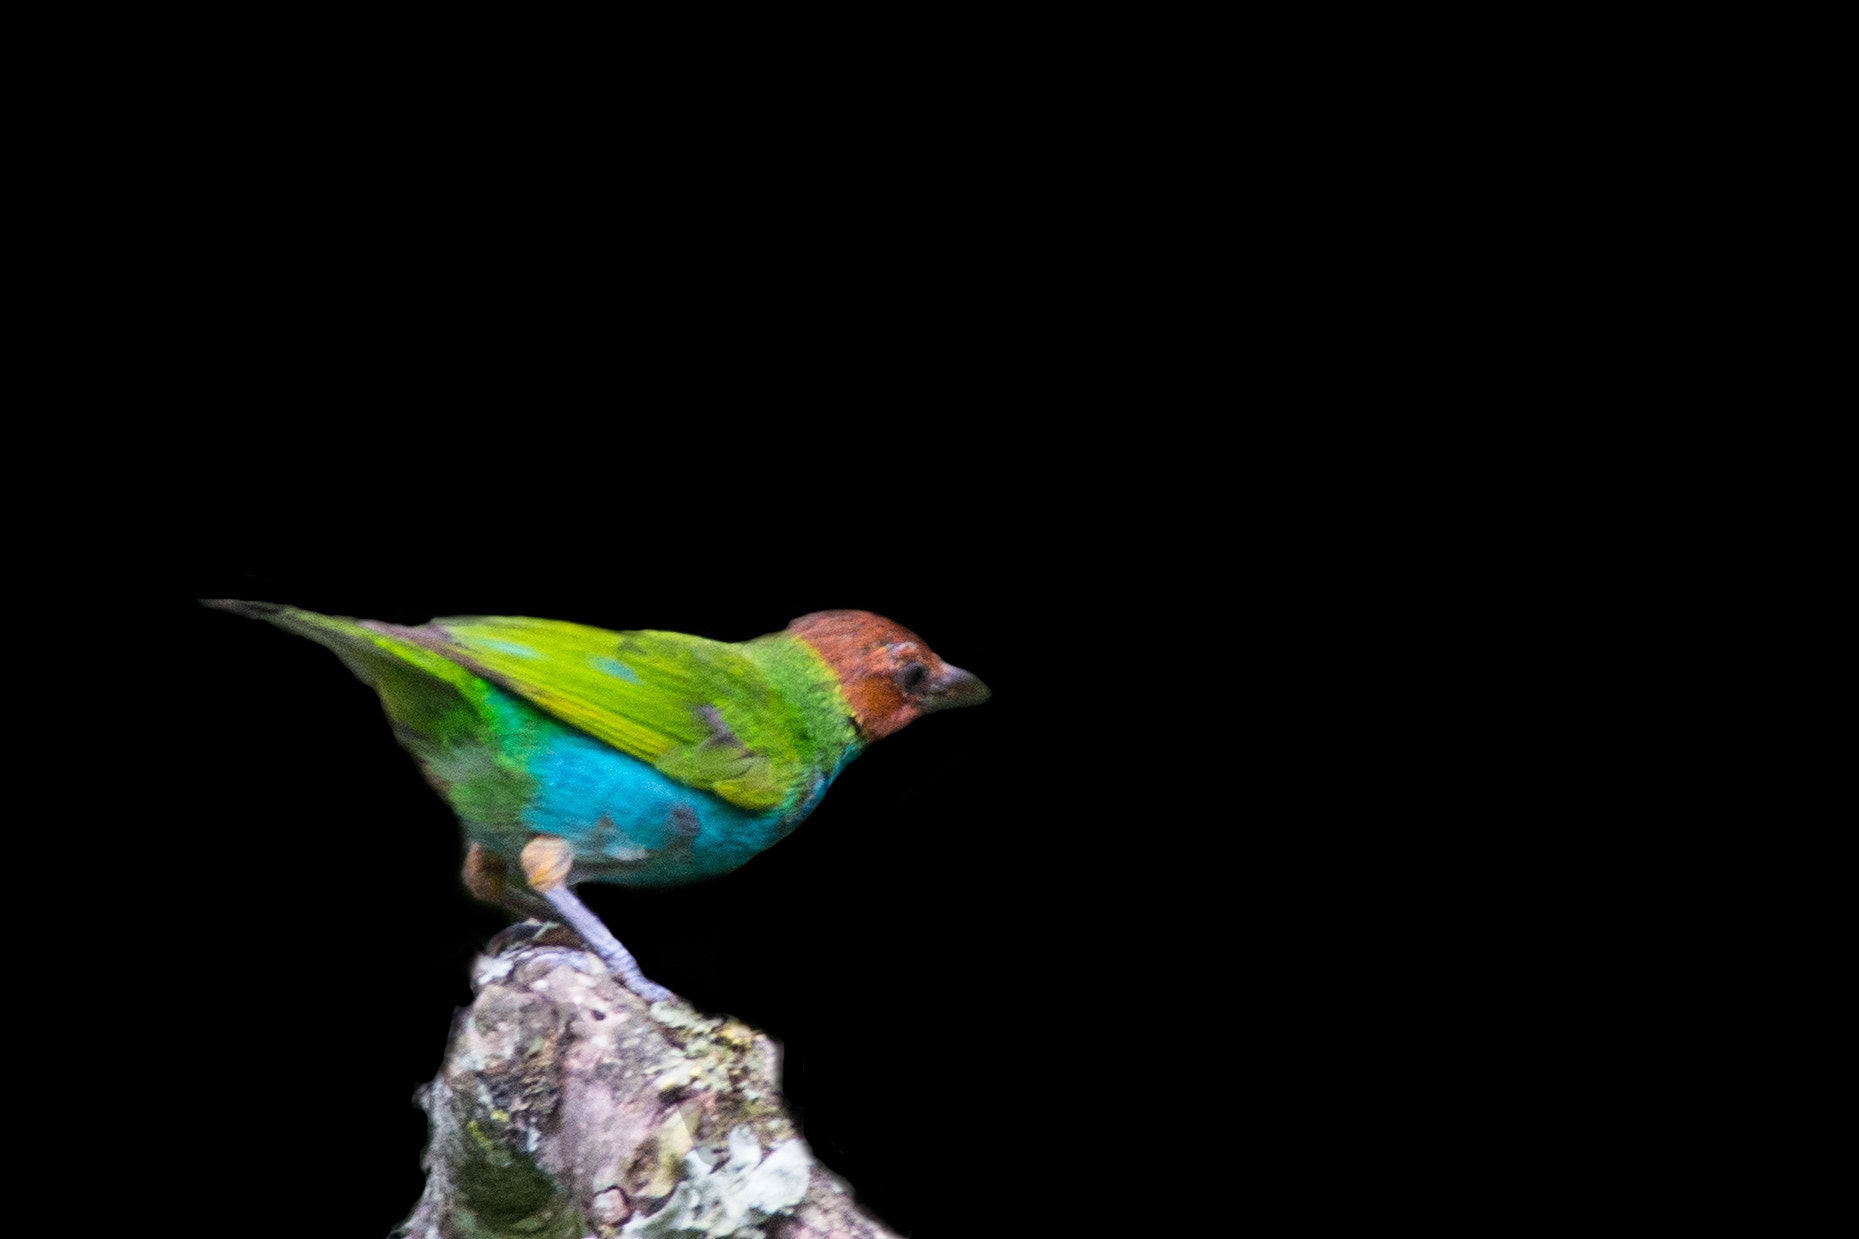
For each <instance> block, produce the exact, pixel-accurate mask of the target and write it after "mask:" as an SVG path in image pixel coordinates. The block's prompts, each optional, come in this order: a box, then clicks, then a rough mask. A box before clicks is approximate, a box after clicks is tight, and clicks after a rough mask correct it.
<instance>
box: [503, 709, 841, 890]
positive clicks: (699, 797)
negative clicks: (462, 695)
mask: <svg viewBox="0 0 1859 1239" xmlns="http://www.w3.org/2000/svg"><path fill="white" fill-rule="evenodd" d="M529 770H530V773H531V775H533V776H534V777H535V779H536V784H537V787H536V791H535V793H534V794H533V795H532V796H531V798H530V801H529V804H528V805H527V807H525V808H524V810H523V815H522V816H523V825H524V826H525V827H527V828H528V829H529V830H532V831H535V832H537V833H540V834H548V835H558V836H560V837H561V838H563V839H566V840H568V842H569V843H571V844H573V845H574V850H575V864H574V872H573V874H572V875H570V879H569V880H570V881H577V880H593V881H600V882H617V883H620V884H622V885H626V886H668V885H672V884H674V883H678V882H690V881H695V880H697V879H699V878H709V877H715V876H716V875H718V874H723V873H728V872H729V871H730V870H732V869H735V868H737V867H738V866H740V865H742V864H743V863H744V862H746V861H747V860H748V859H749V858H750V857H752V856H754V855H755V854H756V853H757V852H759V851H761V850H762V849H763V848H766V847H768V846H769V845H770V844H772V843H775V842H776V841H777V840H779V839H781V838H782V837H783V836H785V835H786V834H787V833H788V831H790V830H792V829H793V828H794V827H795V826H796V825H798V824H799V822H800V819H801V818H803V817H805V816H806V815H807V814H808V813H810V812H812V811H813V806H814V804H815V803H817V802H818V800H819V798H820V795H821V794H822V793H824V792H825V790H826V785H827V784H828V783H829V782H831V779H830V777H829V776H825V775H822V776H819V777H818V779H817V780H816V783H817V786H816V787H815V788H814V789H813V790H812V794H810V795H808V796H806V797H804V798H802V799H801V800H800V802H799V803H797V804H794V805H792V806H781V807H776V808H774V809H767V810H762V811H760V812H750V811H749V810H746V809H741V808H738V807H737V806H735V805H733V804H730V803H729V802H728V801H726V800H722V799H720V798H719V797H716V796H713V795H711V794H710V793H709V792H703V791H697V790H695V789H694V788H689V787H686V786H685V785H684V784H682V783H678V782H675V781H674V780H672V779H668V778H666V777H665V776H664V775H662V774H660V773H659V772H658V771H657V770H655V769H653V768H652V767H651V766H649V765H647V764H646V763H645V762H642V761H640V760H638V759H637V758H633V757H628V756H627V755H626V754H624V753H622V752H620V751H618V750H617V749H614V748H611V747H609V746H608V745H606V744H603V743H601V742H600V741H599V740H596V739H594V738H593V737H591V736H585V735H582V734H580V733H579V732H568V731H564V732H563V734H561V735H560V736H558V737H556V738H555V739H554V741H553V742H552V743H550V744H549V745H548V746H547V747H546V748H545V749H544V750H543V751H541V752H540V753H538V754H537V755H536V756H535V758H533V759H532V761H531V762H530V766H529Z"/></svg>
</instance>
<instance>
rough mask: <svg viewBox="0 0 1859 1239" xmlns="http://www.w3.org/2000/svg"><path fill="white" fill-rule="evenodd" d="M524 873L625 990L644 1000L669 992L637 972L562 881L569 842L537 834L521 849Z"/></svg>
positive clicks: (663, 996)
mask: <svg viewBox="0 0 1859 1239" xmlns="http://www.w3.org/2000/svg"><path fill="white" fill-rule="evenodd" d="M522 860H523V872H524V876H525V877H526V878H527V879H528V881H529V886H530V889H531V890H534V891H535V892H536V893H537V894H539V895H541V896H542V897H543V898H544V899H546V900H548V901H549V906H550V907H551V908H553V909H555V911H556V913H557V914H558V915H559V916H560V917H561V918H562V920H563V922H564V923H566V924H567V925H568V927H569V928H570V929H572V930H574V931H575V932H576V933H578V934H580V935H581V940H582V941H583V942H585V943H587V945H588V946H589V947H591V948H593V951H594V954H596V955H598V956H599V957H600V962H601V963H603V964H605V965H606V966H607V971H608V972H611V973H612V974H613V975H614V976H616V977H618V978H619V979H620V983H621V984H622V985H624V986H626V988H627V989H629V990H631V991H632V992H633V993H635V994H637V995H639V996H640V997H641V998H643V999H645V1000H646V1001H647V1002H663V1001H664V1000H665V999H667V998H670V997H671V996H672V995H671V991H670V990H668V989H666V988H665V987H664V986H662V985H660V984H658V983H657V982H656V981H648V980H646V977H645V974H644V973H643V972H641V971H639V964H638V961H636V960H635V959H633V954H632V952H631V951H629V950H627V949H626V948H625V947H623V946H621V945H620V940H619V939H618V938H616V937H614V936H613V931H612V930H610V929H608V928H607V927H606V926H605V925H603V924H601V920H600V918H599V917H598V916H595V915H594V913H593V911H592V910H590V909H589V908H588V906H587V905H586V904H584V903H582V902H581V900H580V899H579V898H578V897H576V895H575V893H574V892H573V891H571V890H569V889H568V887H567V885H566V884H565V881H566V878H567V876H568V867H569V864H570V859H569V852H568V845H567V844H566V843H564V842H563V841H562V840H560V839H556V838H553V837H551V836H549V835H537V836H536V837H535V838H534V839H531V840H530V841H529V844H528V846H526V847H525V848H524V849H523V857H522Z"/></svg>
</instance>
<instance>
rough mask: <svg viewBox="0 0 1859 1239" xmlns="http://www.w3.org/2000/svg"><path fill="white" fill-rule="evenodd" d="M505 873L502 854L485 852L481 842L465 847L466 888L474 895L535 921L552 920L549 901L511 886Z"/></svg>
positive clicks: (505, 868)
mask: <svg viewBox="0 0 1859 1239" xmlns="http://www.w3.org/2000/svg"><path fill="white" fill-rule="evenodd" d="M508 872H509V870H508V867H507V866H506V865H505V864H504V859H503V857H501V856H499V855H497V854H496V853H495V852H491V851H488V850H487V849H486V848H485V847H484V846H483V845H482V844H478V843H473V844H472V845H471V846H470V847H469V848H467V849H466V850H465V871H464V879H465V889H466V890H468V891H470V892H471V894H472V896H473V897H474V898H477V899H482V900H483V901H484V902H485V903H494V904H497V905H499V906H500V907H504V908H508V909H509V910H510V911H512V912H514V913H516V914H517V915H518V916H527V917H531V918H533V919H535V920H538V921H552V920H554V919H555V909H554V908H553V907H552V906H550V904H549V902H548V900H546V899H538V898H536V897H535V896H534V895H532V894H530V893H529V892H528V891H526V890H523V889H521V888H520V887H516V886H512V885H510V883H509V881H508V880H507V874H508Z"/></svg>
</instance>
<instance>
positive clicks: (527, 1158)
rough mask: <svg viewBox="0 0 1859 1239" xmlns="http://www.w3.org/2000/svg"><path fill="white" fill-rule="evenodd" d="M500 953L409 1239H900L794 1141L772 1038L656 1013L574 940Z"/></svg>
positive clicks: (466, 1045) (463, 1036)
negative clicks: (592, 1238) (859, 1206)
mask: <svg viewBox="0 0 1859 1239" xmlns="http://www.w3.org/2000/svg"><path fill="white" fill-rule="evenodd" d="M503 941H504V945H503V946H502V947H501V949H499V950H497V951H496V953H495V954H493V955H490V956H487V957H485V958H483V959H481V960H480V962H479V970H478V973H477V975H476V976H475V977H474V978H473V986H474V988H475V989H476V991H477V999H476V1000H475V1001H474V1002H473V1003H472V1005H471V1006H470V1007H468V1008H467V1009H466V1010H465V1011H463V1012H461V1013H460V1015H459V1018H458V1021H457V1023H456V1024H455V1025H454V1027H453V1030H452V1038H451V1043H450V1045H449V1047H448V1048H447V1051H446V1057H445V1064H444V1066H443V1067H442V1068H441V1069H440V1072H439V1075H438V1078H436V1079H435V1080H433V1082H432V1083H431V1084H430V1085H428V1086H427V1087H426V1089H425V1090H424V1092H423V1094H422V1099H421V1100H422V1104H423V1105H424V1106H425V1109H426V1111H427V1114H428V1115H429V1116H430V1119H431V1124H432V1126H431V1140H430V1142H429V1143H428V1145H427V1150H426V1172H427V1178H426V1190H425V1193H424V1194H423V1195H422V1196H421V1198H420V1201H419V1204H418V1206H417V1207H416V1208H415V1209H414V1211H413V1213H412V1215H411V1216H410V1217H409V1218H408V1219H407V1220H406V1221H405V1222H403V1223H401V1225H400V1226H399V1227H398V1228H397V1229H396V1230H395V1231H394V1232H393V1233H394V1236H395V1237H396V1239H504V1237H506V1236H508V1237H509V1239H518V1237H519V1236H520V1237H521V1239H584V1237H587V1236H598V1237H599V1239H726V1237H728V1236H737V1237H739V1239H895V1237H894V1235H893V1233H892V1232H891V1231H889V1230H887V1229H885V1228H884V1227H883V1226H882V1225H880V1224H879V1223H877V1222H876V1221H873V1220H872V1219H870V1218H868V1217H866V1216H864V1215H863V1214H862V1213H860V1212H859V1211H858V1209H857V1207H856V1205H855V1204H854V1203H853V1200H852V1196H851V1193H850V1192H849V1191H848V1190H847V1189H846V1187H845V1185H844V1184H843V1183H841V1182H840V1181H839V1180H837V1179H836V1178H835V1177H834V1176H833V1175H831V1174H830V1173H829V1172H827V1171H826V1170H825V1169H824V1168H822V1167H821V1166H820V1165H819V1164H818V1163H816V1162H815V1161H814V1160H813V1157H812V1155H811V1154H810V1153H809V1152H808V1150H807V1146H806V1144H805V1143H804V1142H803V1141H802V1140H801V1139H800V1138H799V1136H798V1135H797V1134H796V1132H795V1130H794V1125H793V1123H792V1122H791V1121H790V1120H789V1118H788V1117H787V1114H786V1112H785V1110H784V1109H783V1108H782V1106H781V1099H780V1089H779V1084H780V1051H779V1048H778V1047H777V1046H776V1045H775V1043H774V1042H773V1041H772V1040H770V1039H769V1038H768V1037H767V1036H766V1035H765V1034H763V1033H760V1032H757V1031H755V1030H754V1029H752V1028H750V1027H748V1026H747V1025H746V1024H743V1023H741V1022H739V1021H737V1020H733V1019H729V1018H727V1017H719V1016H705V1015H702V1014H700V1013H698V1012H696V1011H694V1010H692V1009H691V1008H690V1007H688V1006H686V1005H684V1003H683V1002H682V1001H681V1000H678V999H672V1000H670V1001H667V1002H660V1003H655V1004H652V1006H650V1007H648V1006H647V1005H646V1003H645V1001H644V1000H643V999H641V998H639V997H638V996H637V995H635V994H632V993H631V992H629V991H628V990H626V989H625V988H624V987H623V986H621V985H620V984H619V983H618V982H616V981H615V980H614V979H613V978H612V977H611V976H609V975H608V973H607V971H606V969H605V968H603V967H602V966H601V965H600V962H599V961H598V960H597V959H595V958H594V956H592V955H591V954H589V953H587V951H586V950H585V949H583V948H581V947H580V946H579V945H578V944H575V943H571V942H570V940H569V939H566V938H564V937H563V936H561V933H560V931H542V930H541V929H540V928H539V927H538V926H536V925H535V924H534V923H531V924H528V925H524V926H518V927H516V929H514V930H512V931H511V932H510V933H509V934H506V935H505V936H504V939H503Z"/></svg>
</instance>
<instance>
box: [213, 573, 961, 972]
mask: <svg viewBox="0 0 1859 1239" xmlns="http://www.w3.org/2000/svg"><path fill="white" fill-rule="evenodd" d="M201 601H202V603H203V604H204V605H206V606H209V607H213V608H217V609H219V610H223V611H229V612H232V613H234V614H238V615H245V616H250V617H253V618H257V619H263V620H268V621H269V622H271V623H272V624H275V625H277V626H278V627H279V628H282V629H284V630H285V631H287V632H291V633H295V634H297V635H299V636H303V637H307V638H309V639H310V640H312V641H315V642H318V643H319V644H321V645H324V646H326V647H328V648H329V649H330V650H333V651H334V652H335V654H336V656H337V657H338V658H340V659H341V660H342V662H343V663H344V664H346V665H347V667H348V668H349V670H350V671H352V672H354V673H355V675H356V676H357V677H359V678H360V679H361V681H362V682H363V683H365V684H367V685H368V686H369V687H371V688H372V689H374V690H375V692H376V693H378V694H379V695H380V698H381V705H382V707H383V709H384V710H385V711H386V714H387V717H388V720H389V722H390V723H391V724H392V726H393V731H394V736H395V738H396V739H397V740H398V741H399V743H400V745H401V747H402V748H404V749H406V750H407V752H408V753H409V754H411V755H412V757H413V759H414V761H415V762H417V763H418V765H419V767H420V769H421V771H422V772H423V773H424V774H425V776H426V780H427V782H428V783H429V784H430V785H431V786H432V787H433V789H434V790H435V791H436V792H438V793H439V795H440V796H441V797H442V798H444V799H445V800H446V801H447V802H448V803H449V804H450V805H451V807H452V810H453V812H454V813H456V814H457V815H458V818H459V820H460V822H461V823H462V824H463V827H464V834H465V840H466V849H465V861H464V871H463V876H464V882H465V886H466V888H467V889H468V890H469V891H470V892H471V893H472V894H473V895H474V896H476V897H477V898H479V899H483V900H485V901H487V902H492V903H498V904H501V905H503V906H505V907H507V908H509V909H511V910H512V911H515V912H518V913H521V914H523V915H526V916H533V917H538V918H540V919H544V920H561V921H564V922H566V923H567V924H568V925H569V926H570V927H571V928H572V929H574V930H575V931H576V932H577V933H578V934H580V936H581V937H582V939H583V940H584V941H585V942H586V943H587V944H588V946H589V947H591V948H592V949H593V951H594V953H595V954H596V955H598V956H599V957H600V959H601V961H602V962H603V963H604V964H605V965H606V966H607V968H608V969H609V970H610V971H611V972H612V973H613V974H614V975H615V976H617V977H619V978H620V980H621V981H622V983H624V984H625V985H626V987H627V988H628V989H630V990H632V991H633V992H634V993H636V994H638V995H640V996H641V997H642V998H644V999H646V1000H647V1001H649V1002H656V1001H659V1000H661V999H666V998H669V997H671V992H670V991H669V990H667V989H666V988H665V987H664V986H662V985H659V984H657V983H656V982H653V981H650V980H648V979H647V978H646V977H645V975H644V973H643V972H642V971H641V970H640V968H639V965H638V962H637V961H636V960H635V959H634V958H633V956H632V954H631V953H630V952H629V951H627V950H626V948H625V947H624V946H623V945H622V944H621V943H620V941H619V940H618V939H617V938H616V937H615V936H614V935H613V933H612V932H611V931H610V930H609V929H608V928H607V927H606V925H605V924H603V923H602V922H601V920H600V919H599V918H598V917H597V916H595V915H594V913H593V912H592V911H591V910H590V909H588V908H587V906H586V905H585V904H583V903H582V902H581V900H580V899H579V897H577V896H576V895H575V894H574V892H573V890H572V887H573V885H574V884H575V883H578V882H583V881H593V882H607V883H615V884H618V885H621V886H671V885H676V884H679V883H684V882H692V881H697V880H700V879H703V878H709V877H715V876H717V875H720V874H724V873H728V872H729V871H731V870H733V869H736V868H737V867H739V866H741V865H743V864H745V863H746V862H747V861H749V860H750V859H751V858H752V857H754V856H755V855H756V854H757V853H759V852H761V851H763V850H764V849H766V848H768V847H770V846H772V845H773V844H775V843H776V842H778V841H780V840H781V839H782V838H784V837H786V835H787V834H788V833H789V832H790V831H792V830H793V829H794V827H795V826H797V825H799V824H800V822H801V820H802V819H803V818H805V817H806V816H807V815H808V814H809V813H811V812H813V810H814V808H815V807H816V806H817V805H818V804H819V803H820V798H821V797H822V796H824V795H825V794H826V789H827V788H828V787H829V786H830V785H831V784H832V782H833V780H834V779H835V778H837V777H838V776H839V773H840V771H842V770H843V769H845V766H846V763H848V762H850V761H851V760H852V759H853V758H855V757H857V756H858V755H859V754H860V753H861V752H863V751H864V750H865V749H866V748H867V747H868V746H869V745H871V744H872V743H874V742H875V741H878V740H881V739H884V738H885V737H887V736H890V735H893V734H895V733H896V732H898V731H900V730H901V729H903V728H904V727H905V726H907V725H908V724H910V723H911V722H912V721H914V720H915V719H917V718H920V717H922V716H923V715H925V714H930V713H934V712H935V711H938V710H944V709H949V708H952V707H956V706H970V705H978V704H980V703H981V702H983V701H986V700H987V699H988V698H989V696H990V695H991V694H990V692H989V690H988V687H987V686H986V685H985V684H983V683H982V682H981V680H980V679H978V678H977V677H976V676H974V675H973V674H971V673H969V672H967V671H964V670H962V669H961V668H959V667H955V666H951V665H950V664H948V663H946V662H944V661H943V660H942V659H941V658H939V657H938V656H937V655H936V654H935V653H934V652H933V651H932V650H931V649H930V648H929V646H928V645H927V644H925V643H924V641H923V640H922V638H920V637H918V636H917V635H916V634H915V633H913V632H911V631H910V630H909V629H907V628H905V627H903V626H902V625H900V624H897V623H895V622H893V621H891V620H888V619H885V618H884V617H883V616H879V615H874V614H872V613H870V612H868V611H816V612H813V613H811V614H808V615H803V616H801V617H800V618H799V619H796V620H794V621H793V622H792V623H790V624H789V625H788V626H787V627H786V628H785V629H783V630H782V631H780V632H776V633H769V634H767V635H765V636H760V637H756V638H755V639H753V640H750V641H743V642H725V641H712V640H708V639H706V638H703V637H695V636H687V635H685V634H683V633H675V632H658V631H653V630H649V629H646V630H638V631H628V632H618V631H610V630H607V629H604V628H594V627H589V626H587V625H584V624H576V623H570V622H568V621H565V620H551V619H532V618H528V617H523V616H456V617H452V618H446V619H434V620H430V621H428V622H427V623H425V624H420V625H400V624H391V623H385V622H382V621H379V620H366V619H354V618H351V617H348V616H340V615H322V614H319V613H317V612H315V611H308V610H304V609H302V608H300V607H292V606H285V605H281V604H277V603H265V602H245V601H240V600H237V599H228V598H219V599H202V600H201Z"/></svg>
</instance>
